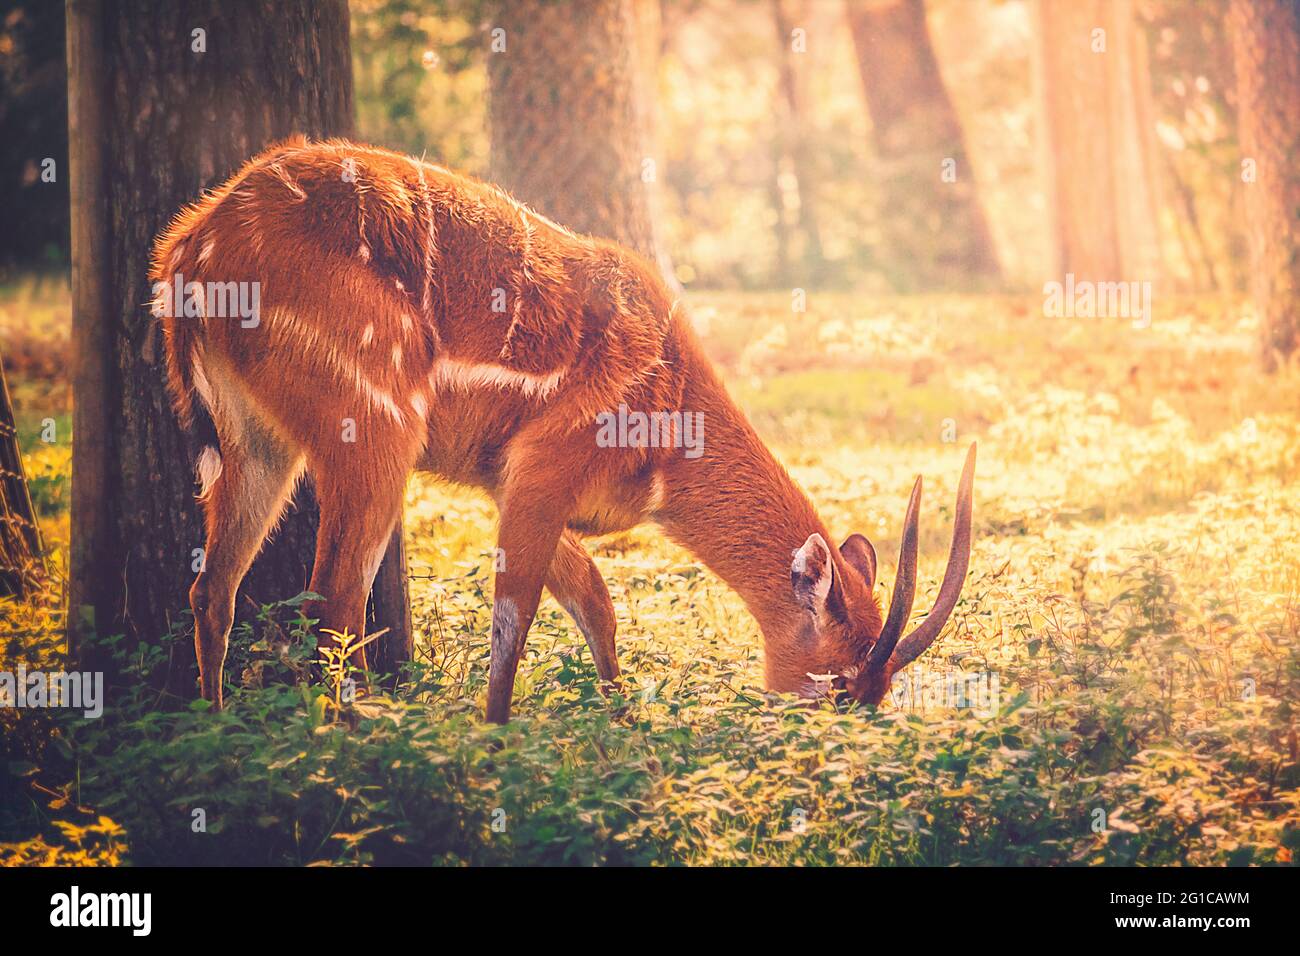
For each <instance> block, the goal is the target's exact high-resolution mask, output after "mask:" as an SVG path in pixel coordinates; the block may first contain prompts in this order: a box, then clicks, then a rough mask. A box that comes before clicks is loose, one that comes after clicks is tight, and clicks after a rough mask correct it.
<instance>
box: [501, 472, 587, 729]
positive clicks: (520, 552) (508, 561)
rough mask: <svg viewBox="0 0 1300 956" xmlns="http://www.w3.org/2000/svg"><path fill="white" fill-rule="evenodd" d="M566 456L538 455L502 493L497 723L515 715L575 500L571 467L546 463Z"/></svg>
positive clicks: (515, 475)
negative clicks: (526, 655)
mask: <svg viewBox="0 0 1300 956" xmlns="http://www.w3.org/2000/svg"><path fill="white" fill-rule="evenodd" d="M522 457H523V456H520V458H522ZM565 460H566V459H565V457H564V456H562V455H561V456H557V455H555V453H554V452H551V453H549V454H545V453H543V454H535V455H534V456H533V462H534V464H535V467H527V466H526V465H525V466H524V467H519V468H516V469H513V470H512V471H513V473H512V477H511V479H510V481H509V483H508V485H507V487H506V488H505V490H504V493H503V494H501V495H500V496H499V500H500V501H501V502H502V504H501V529H500V531H499V532H498V536H497V546H498V548H499V551H498V564H497V572H496V578H495V581H494V593H493V601H492V651H491V660H490V663H489V666H488V704H487V719H488V720H490V721H492V722H494V723H498V724H504V723H505V722H506V721H508V720H509V719H510V698H511V696H512V694H513V693H514V686H515V671H516V670H517V669H518V667H519V658H520V656H521V655H522V654H523V650H524V642H525V641H526V640H527V638H528V628H529V627H530V626H532V623H533V616H534V615H535V614H536V613H537V605H538V602H539V601H540V600H541V597H542V585H543V584H544V583H545V581H546V577H547V573H548V572H549V570H550V568H551V565H552V563H553V561H554V558H555V551H556V546H557V545H558V544H559V541H560V535H561V533H562V532H563V531H564V525H565V522H566V520H567V517H568V514H569V511H570V509H571V508H572V504H573V497H572V495H571V494H570V493H569V491H568V489H567V488H566V486H565V481H566V478H565V477H564V475H563V471H564V470H565V469H561V468H557V467H555V466H554V465H553V464H552V465H543V461H549V462H555V461H565ZM568 470H569V471H570V472H571V471H572V469H568Z"/></svg>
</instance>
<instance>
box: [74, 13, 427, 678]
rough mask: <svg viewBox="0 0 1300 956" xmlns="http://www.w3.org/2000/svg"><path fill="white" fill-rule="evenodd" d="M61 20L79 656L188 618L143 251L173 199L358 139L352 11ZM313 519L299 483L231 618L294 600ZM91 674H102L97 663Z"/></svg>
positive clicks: (176, 495)
mask: <svg viewBox="0 0 1300 956" xmlns="http://www.w3.org/2000/svg"><path fill="white" fill-rule="evenodd" d="M68 23H69V30H68V63H69V65H70V74H69V87H70V120H69V125H70V132H71V136H70V139H71V143H70V145H71V166H72V194H73V197H72V198H73V203H72V205H73V341H74V344H75V345H76V347H77V356H76V359H75V363H74V372H73V376H74V379H73V386H74V396H75V412H74V414H75V418H74V435H73V438H74V440H73V497H72V556H71V565H72V583H71V597H70V610H69V625H70V627H69V632H70V635H69V636H70V640H71V641H72V642H73V643H74V646H78V647H80V643H79V642H80V641H81V640H82V639H83V638H84V637H85V636H86V634H87V631H88V630H93V631H96V632H98V633H99V634H100V635H103V636H107V635H112V634H118V633H124V634H125V635H126V636H127V638H128V641H129V642H131V643H135V642H140V641H148V642H157V640H158V639H159V638H160V637H161V636H162V635H164V634H165V633H167V632H168V630H169V629H171V628H172V627H174V626H176V625H178V624H180V623H181V617H182V612H183V611H184V610H186V609H187V606H188V602H187V592H188V589H189V585H190V583H191V582H192V580H193V578H194V569H193V566H192V565H193V557H192V555H193V552H194V549H196V548H201V547H202V546H203V544H204V535H203V527H202V522H201V519H200V517H199V514H198V510H197V506H196V502H195V500H194V493H195V484H194V474H193V462H192V461H191V460H190V456H189V453H188V452H187V449H186V444H185V441H184V436H183V434H182V432H181V430H180V427H179V425H178V423H177V421H176V418H175V416H174V414H173V412H172V409H171V405H170V401H169V398H168V395H167V392H166V388H165V373H164V364H163V349H162V334H161V329H160V327H159V325H158V323H157V322H156V321H155V320H154V319H153V317H152V316H151V315H150V312H149V309H148V307H147V305H146V303H147V302H148V301H149V300H150V298H151V296H150V288H149V282H148V278H147V272H148V257H149V252H150V248H151V245H152V243H153V239H154V237H155V236H156V235H157V233H158V232H159V231H160V230H161V229H162V228H163V227H164V226H165V225H166V224H167V222H168V221H169V220H170V218H171V217H172V216H173V215H175V213H176V212H177V211H178V210H179V209H180V208H181V206H182V205H183V204H185V203H187V202H190V201H192V200H193V199H194V198H195V197H197V196H198V195H199V193H200V191H201V190H203V189H205V188H208V187H211V186H214V185H216V184H218V183H219V182H220V181H222V180H223V179H224V178H225V177H227V176H229V175H230V174H231V173H233V172H234V171H235V170H236V169H237V168H238V167H239V166H240V164H242V163H243V162H244V161H245V160H246V159H248V158H249V157H250V156H252V155H253V154H255V153H257V152H258V151H259V150H261V149H263V148H264V147H265V146H267V145H268V144H269V143H272V142H274V141H276V140H279V139H282V138H284V137H286V136H288V135H290V134H292V133H304V134H307V135H309V136H313V137H322V136H341V135H350V134H351V132H352V110H353V105H352V64H351V60H350V55H349V38H348V9H347V3H346V2H345V0H319V2H317V0H277V2H273V0H249V2H246V3H242V4H240V5H239V7H238V9H237V10H232V9H231V8H230V7H229V5H228V4H223V3H220V2H217V0H195V2H190V3H185V4H179V3H173V2H170V0H129V2H128V0H123V2H118V3H104V2H102V0H68ZM197 31H203V32H202V33H198V32H197ZM200 44H202V45H203V47H204V49H203V50H201V51H200V50H198V49H197V47H198V46H199V45H200ZM291 372H292V370H291V369H286V374H291ZM317 520H318V515H317V512H316V506H315V499H314V496H313V495H312V494H311V492H310V489H309V488H305V487H304V488H300V489H299V493H298V495H297V497H296V501H295V503H294V504H293V505H291V506H290V509H289V512H288V514H287V515H286V517H285V520H284V521H283V522H282V524H281V525H280V528H279V530H278V531H277V532H276V534H275V535H274V536H273V538H272V540H271V541H270V542H269V543H268V544H267V546H266V548H265V549H264V550H263V552H262V554H261V555H260V556H259V558H258V559H257V561H256V562H255V564H254V566H253V569H252V571H251V572H250V573H249V575H248V577H247V578H246V579H245V581H244V584H243V586H242V587H241V589H240V597H239V598H238V600H237V605H236V607H237V611H238V612H239V613H241V614H248V613H250V612H251V610H252V609H253V608H254V607H255V605H256V604H260V603H268V602H271V601H275V600H281V599H285V598H289V597H292V596H294V595H296V594H298V593H299V592H301V591H303V590H304V589H305V588H306V586H307V582H308V580H309V579H310V575H311V565H312V558H313V554H314V550H315V530H316V523H317ZM401 557H402V556H401V541H400V529H399V531H398V534H397V535H396V540H395V542H394V544H393V546H392V547H391V548H390V551H389V556H388V559H387V561H386V564H389V567H388V569H387V571H386V573H385V574H384V575H382V576H381V578H380V581H381V582H382V585H383V588H384V590H385V592H389V591H391V592H392V593H391V594H390V593H385V594H384V595H383V598H382V600H381V601H380V605H381V606H382V607H383V608H385V609H387V610H388V611H389V612H391V611H392V609H395V608H398V607H401V608H405V607H406V600H405V574H404V566H402V563H401ZM390 562H391V563H390ZM399 590H400V596H399V595H398V592H399ZM246 599H247V600H246ZM403 613H404V614H405V615H409V610H408V611H404V612H403ZM408 622H409V617H399V618H397V619H393V620H386V621H382V622H379V626H387V627H389V628H391V629H392V632H390V633H394V634H396V638H397V639H396V640H394V641H390V642H389V643H390V644H393V645H402V646H407V647H409V623H408ZM185 626H186V628H187V629H188V626H189V625H188V622H186V624H185ZM403 629H404V630H405V635H403V633H402V631H403ZM85 649H86V650H87V651H88V653H89V654H90V655H91V656H92V657H93V656H95V653H96V652H95V651H94V650H93V649H91V648H85ZM90 663H91V664H92V665H93V666H96V667H97V668H102V669H107V664H108V662H107V661H106V660H104V659H103V658H102V656H101V657H100V658H99V659H97V660H93V661H91V662H90ZM194 673H195V663H194V659H193V657H192V656H191V655H189V654H188V653H185V652H184V651H183V650H182V651H181V652H179V653H177V654H175V655H173V661H172V665H171V667H170V668H169V669H168V674H167V677H166V679H165V683H166V686H167V687H168V689H170V690H172V691H175V692H177V693H180V694H184V695H186V696H189V695H191V694H192V693H193V686H194Z"/></svg>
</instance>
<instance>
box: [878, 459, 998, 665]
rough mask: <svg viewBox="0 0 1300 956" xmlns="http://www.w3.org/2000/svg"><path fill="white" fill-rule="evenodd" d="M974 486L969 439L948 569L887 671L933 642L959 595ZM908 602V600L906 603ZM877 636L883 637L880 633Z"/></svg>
mask: <svg viewBox="0 0 1300 956" xmlns="http://www.w3.org/2000/svg"><path fill="white" fill-rule="evenodd" d="M974 488H975V443H974V442H971V446H970V451H968V452H966V464H965V465H964V466H963V467H962V470H961V482H960V483H959V484H958V485H957V515H956V518H955V519H954V521H953V529H952V547H951V549H949V551H948V568H947V570H945V571H944V572H943V583H942V584H940V585H939V596H938V597H937V598H936V599H935V602H934V607H933V608H931V609H930V614H929V616H928V617H926V619H925V620H924V621H922V622H921V623H920V624H918V625H917V627H916V630H914V631H912V633H911V634H909V635H907V637H905V638H903V640H902V641H901V642H899V645H898V650H897V651H895V652H894V656H893V658H892V659H891V661H890V671H891V672H896V671H899V670H901V669H902V668H904V667H906V666H907V665H908V664H910V663H912V661H914V660H916V659H917V658H918V657H920V656H921V655H922V654H923V653H925V650H926V648H928V647H929V646H930V645H931V644H933V643H934V640H935V638H936V637H938V636H939V632H940V631H942V630H943V626H944V624H946V623H948V617H949V615H951V614H952V609H953V608H955V607H956V606H957V599H958V598H959V597H961V587H962V584H963V583H965V581H966V569H967V568H968V567H969V566H970V541H971V538H970V518H971V505H972V500H973V497H974ZM909 603H910V602H909ZM893 616H894V615H893V608H890V615H889V617H890V620H891V621H892V620H893ZM881 637H882V638H883V637H884V634H883V632H882V634H881Z"/></svg>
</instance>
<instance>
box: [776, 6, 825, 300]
mask: <svg viewBox="0 0 1300 956" xmlns="http://www.w3.org/2000/svg"><path fill="white" fill-rule="evenodd" d="M772 20H773V25H774V26H775V28H776V42H777V44H778V49H779V59H778V60H777V76H778V85H779V87H780V90H781V103H780V105H779V106H778V108H777V117H778V120H777V125H778V127H779V130H780V133H779V150H780V155H781V158H782V160H783V161H784V163H788V170H787V169H782V168H778V170H777V179H778V183H777V190H776V193H777V196H778V197H780V200H781V204H780V205H778V206H777V210H776V211H777V215H778V216H779V217H780V222H779V223H778V228H779V229H780V230H781V231H782V234H783V237H782V239H781V246H782V248H783V249H785V248H786V247H788V245H789V241H788V238H786V237H785V234H787V233H788V231H789V230H788V226H787V224H786V210H785V206H786V202H785V200H786V197H787V196H788V195H789V194H790V193H793V194H794V198H795V200H796V204H797V208H798V215H799V231H800V232H801V233H803V256H802V260H803V269H802V273H803V274H802V275H801V276H798V277H783V278H789V280H790V282H789V284H790V285H800V286H808V285H814V286H815V285H817V284H818V283H819V282H820V280H821V278H822V274H823V272H824V269H825V264H826V257H825V255H824V253H823V252H822V236H821V225H820V223H819V221H818V217H817V203H816V200H815V198H814V185H815V184H816V182H817V173H816V170H815V168H814V164H813V153H812V135H811V130H809V128H808V124H807V121H806V119H805V116H806V115H807V109H806V107H805V104H804V90H803V76H802V74H801V73H800V66H801V64H800V62H799V61H800V58H801V57H802V56H803V55H804V53H805V52H806V47H804V46H803V45H802V44H803V43H806V39H804V38H805V37H806V33H805V34H804V36H803V37H801V38H800V40H799V42H798V43H797V42H796V40H795V38H794V36H793V33H794V31H795V30H796V29H798V28H803V29H804V30H805V31H806V30H807V28H808V23H807V7H806V5H805V4H804V3H803V2H802V0H772ZM783 180H788V182H789V184H790V185H789V186H786V185H782V181H783ZM791 186H792V187H793V188H790V187H791ZM787 255H788V254H787V253H785V252H782V256H781V258H782V261H783V263H784V262H785V261H786V259H787ZM786 268H787V270H788V266H786Z"/></svg>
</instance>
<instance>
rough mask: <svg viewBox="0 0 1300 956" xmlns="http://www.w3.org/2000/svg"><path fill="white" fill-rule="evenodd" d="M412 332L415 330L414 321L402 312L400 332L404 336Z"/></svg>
mask: <svg viewBox="0 0 1300 956" xmlns="http://www.w3.org/2000/svg"><path fill="white" fill-rule="evenodd" d="M414 330H415V320H414V319H413V318H411V317H410V316H409V315H408V314H407V313H405V312H403V313H402V332H403V333H404V334H406V335H410V334H411V333H412V332H413V331H414Z"/></svg>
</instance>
